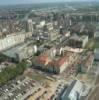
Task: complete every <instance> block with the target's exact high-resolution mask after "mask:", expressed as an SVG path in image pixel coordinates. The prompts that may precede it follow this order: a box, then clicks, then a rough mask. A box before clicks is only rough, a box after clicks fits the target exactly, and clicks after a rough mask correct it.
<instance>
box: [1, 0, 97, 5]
mask: <svg viewBox="0 0 99 100" xmlns="http://www.w3.org/2000/svg"><path fill="white" fill-rule="evenodd" d="M60 2H61V3H64V2H98V0H90V1H88V0H80V1H79V0H55V1H53V0H50V1H48V0H35V1H34V0H22V1H20V0H10V1H8V0H1V3H0V6H3V5H22V4H44V3H60Z"/></svg>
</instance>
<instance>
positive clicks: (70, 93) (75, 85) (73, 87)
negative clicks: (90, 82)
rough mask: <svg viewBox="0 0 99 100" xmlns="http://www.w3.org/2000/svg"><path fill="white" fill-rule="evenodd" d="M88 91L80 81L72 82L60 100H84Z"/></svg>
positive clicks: (88, 88)
mask: <svg viewBox="0 0 99 100" xmlns="http://www.w3.org/2000/svg"><path fill="white" fill-rule="evenodd" d="M89 90H90V86H89V87H87V85H85V84H83V83H82V82H81V81H79V80H74V81H72V82H71V84H70V85H69V86H68V88H67V89H66V90H65V91H64V93H63V94H62V96H61V100H84V99H85V97H86V96H87V95H88V93H89ZM82 98H83V99H82Z"/></svg>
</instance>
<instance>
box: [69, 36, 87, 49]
mask: <svg viewBox="0 0 99 100" xmlns="http://www.w3.org/2000/svg"><path fill="white" fill-rule="evenodd" d="M87 42H88V36H85V35H83V36H77V35H76V34H75V35H73V36H72V37H71V38H70V41H69V45H70V46H72V47H74V48H84V47H85V46H86V44H87Z"/></svg>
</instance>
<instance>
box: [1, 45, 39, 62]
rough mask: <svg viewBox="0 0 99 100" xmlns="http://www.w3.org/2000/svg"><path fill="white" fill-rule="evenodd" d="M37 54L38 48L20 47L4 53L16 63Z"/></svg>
mask: <svg viewBox="0 0 99 100" xmlns="http://www.w3.org/2000/svg"><path fill="white" fill-rule="evenodd" d="M36 52H37V46H36V45H34V46H27V45H19V46H17V47H14V48H11V49H9V50H7V51H4V52H3V54H4V55H6V56H8V57H10V58H12V59H13V60H14V61H18V62H20V61H22V60H23V59H26V58H29V57H31V56H33V54H35V53H36Z"/></svg>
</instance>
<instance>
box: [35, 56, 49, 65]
mask: <svg viewBox="0 0 99 100" xmlns="http://www.w3.org/2000/svg"><path fill="white" fill-rule="evenodd" d="M36 61H37V63H40V64H44V65H45V64H46V63H47V62H50V61H51V59H50V58H49V57H48V56H47V55H40V56H39V57H38V58H37V59H36Z"/></svg>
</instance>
